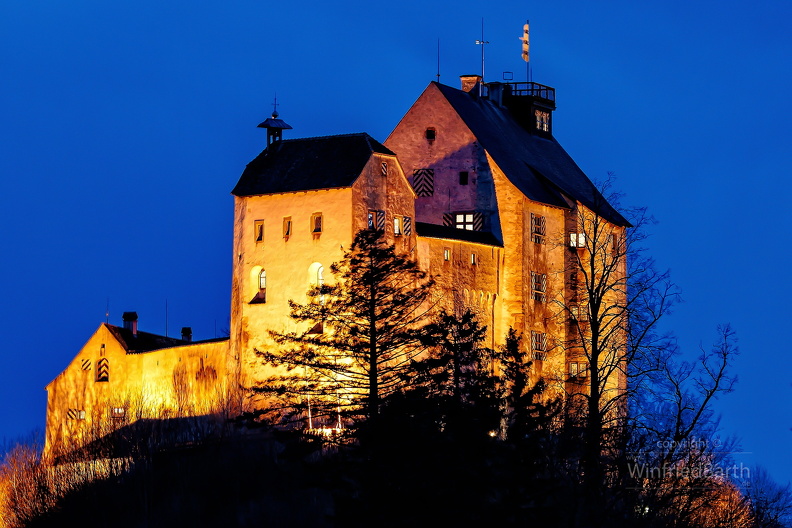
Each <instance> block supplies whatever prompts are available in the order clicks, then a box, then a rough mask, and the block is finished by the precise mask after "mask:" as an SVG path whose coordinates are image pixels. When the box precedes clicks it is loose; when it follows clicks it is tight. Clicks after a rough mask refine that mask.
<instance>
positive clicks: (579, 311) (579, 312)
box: [569, 304, 588, 322]
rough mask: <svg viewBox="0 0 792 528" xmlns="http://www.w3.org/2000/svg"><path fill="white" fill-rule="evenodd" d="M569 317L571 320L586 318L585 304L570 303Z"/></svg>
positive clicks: (583, 319)
mask: <svg viewBox="0 0 792 528" xmlns="http://www.w3.org/2000/svg"><path fill="white" fill-rule="evenodd" d="M569 319H570V320H572V321H573V322H577V321H586V320H588V308H586V307H585V306H578V305H577V304H570V305H569Z"/></svg>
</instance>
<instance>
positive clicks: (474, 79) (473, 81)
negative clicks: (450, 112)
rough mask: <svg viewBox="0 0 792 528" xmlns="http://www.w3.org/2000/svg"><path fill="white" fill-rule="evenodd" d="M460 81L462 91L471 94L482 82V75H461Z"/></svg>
mask: <svg viewBox="0 0 792 528" xmlns="http://www.w3.org/2000/svg"><path fill="white" fill-rule="evenodd" d="M459 80H460V81H462V91H463V92H470V91H472V90H473V88H475V87H476V86H478V83H480V82H481V75H460V76H459Z"/></svg>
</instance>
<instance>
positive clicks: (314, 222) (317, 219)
mask: <svg viewBox="0 0 792 528" xmlns="http://www.w3.org/2000/svg"><path fill="white" fill-rule="evenodd" d="M323 227H324V226H323V225H322V213H314V214H313V215H311V232H312V233H321V232H322V229H323Z"/></svg>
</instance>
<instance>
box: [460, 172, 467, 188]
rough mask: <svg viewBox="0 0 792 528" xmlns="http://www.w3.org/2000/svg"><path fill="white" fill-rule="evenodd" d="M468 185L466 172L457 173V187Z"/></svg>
mask: <svg viewBox="0 0 792 528" xmlns="http://www.w3.org/2000/svg"><path fill="white" fill-rule="evenodd" d="M467 184H468V171H462V172H460V173H459V185H467Z"/></svg>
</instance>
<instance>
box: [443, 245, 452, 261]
mask: <svg viewBox="0 0 792 528" xmlns="http://www.w3.org/2000/svg"><path fill="white" fill-rule="evenodd" d="M443 260H444V261H446V262H449V261H451V248H443Z"/></svg>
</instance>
